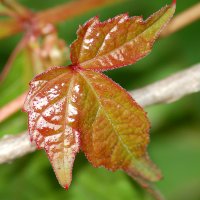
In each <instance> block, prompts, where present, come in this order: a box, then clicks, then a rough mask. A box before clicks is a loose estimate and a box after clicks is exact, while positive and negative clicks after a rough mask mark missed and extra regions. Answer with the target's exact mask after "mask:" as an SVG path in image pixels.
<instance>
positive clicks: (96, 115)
mask: <svg viewBox="0 0 200 200" xmlns="http://www.w3.org/2000/svg"><path fill="white" fill-rule="evenodd" d="M79 73H80V75H79V76H80V93H81V98H80V100H78V102H79V103H78V106H79V108H80V115H79V116H80V124H79V130H80V133H81V148H82V150H83V151H84V152H85V154H86V156H87V158H88V160H89V161H90V162H91V163H92V164H93V165H94V166H96V167H99V166H104V167H106V168H108V169H111V170H116V169H123V170H125V171H127V172H128V173H129V174H130V175H131V176H137V175H139V176H141V177H144V178H145V179H147V180H151V181H155V180H158V179H159V178H160V175H159V171H157V170H156V168H154V166H153V165H152V164H151V163H150V161H149V160H148V158H147V157H146V147H147V144H148V142H149V126H150V125H149V122H148V119H147V116H146V113H145V112H144V110H143V109H142V108H141V107H140V106H139V105H137V103H136V102H135V101H134V100H133V99H132V97H131V96H129V94H128V93H127V92H126V91H125V90H124V89H122V88H121V87H120V86H119V85H117V84H116V83H114V82H113V81H112V80H110V79H109V78H107V77H106V76H105V75H103V74H100V73H97V72H93V71H80V72H79Z"/></svg>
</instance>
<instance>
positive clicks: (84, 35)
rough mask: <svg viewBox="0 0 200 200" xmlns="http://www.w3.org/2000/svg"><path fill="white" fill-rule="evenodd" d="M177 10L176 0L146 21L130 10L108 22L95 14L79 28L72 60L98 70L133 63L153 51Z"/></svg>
mask: <svg viewBox="0 0 200 200" xmlns="http://www.w3.org/2000/svg"><path fill="white" fill-rule="evenodd" d="M174 12H175V4H172V6H165V7H163V8H162V9H161V10H159V11H158V12H156V13H155V14H153V15H152V16H150V17H149V18H148V19H147V20H146V21H143V19H142V17H139V16H137V17H131V18H130V17H128V15H127V14H122V15H119V16H117V17H115V18H113V19H109V20H108V21H105V22H99V19H98V17H94V18H92V19H91V20H90V21H88V22H87V23H86V24H85V25H83V26H81V27H80V28H79V30H78V32H77V35H78V39H77V40H76V41H75V42H74V43H73V44H72V46H71V60H72V63H73V64H75V65H81V66H82V67H83V68H85V69H91V70H98V71H99V70H101V71H103V70H108V69H112V68H118V67H122V66H125V65H129V64H133V63H135V62H136V61H137V60H139V59H141V58H143V57H144V56H146V55H147V54H148V53H149V52H150V51H151V49H152V46H153V43H154V41H155V40H156V38H157V37H158V36H159V34H160V32H161V30H162V29H163V28H164V27H165V26H166V24H167V23H168V22H169V20H170V19H171V17H172V16H173V14H174Z"/></svg>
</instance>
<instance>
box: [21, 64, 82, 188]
mask: <svg viewBox="0 0 200 200" xmlns="http://www.w3.org/2000/svg"><path fill="white" fill-rule="evenodd" d="M76 93H77V91H76V88H75V87H74V76H73V71H72V70H70V69H66V68H58V69H54V70H51V71H49V72H47V73H44V74H41V75H39V76H37V77H36V78H35V79H34V80H33V81H32V82H31V90H30V92H29V94H28V97H27V99H26V102H25V105H24V109H25V110H26V111H27V112H28V113H29V133H30V136H31V140H32V141H34V142H35V143H36V145H37V147H38V148H45V151H46V152H47V154H48V157H49V160H50V162H51V163H52V166H53V168H54V171H55V173H56V176H57V178H58V180H59V183H60V184H61V185H62V186H63V187H65V188H68V186H69V184H70V182H71V179H72V172H71V170H72V166H73V162H74V158H75V155H76V153H77V152H78V151H79V133H78V132H77V129H75V128H76V123H77V120H76V117H77V111H76V107H74V106H73V104H75V102H76ZM74 126H75V128H74Z"/></svg>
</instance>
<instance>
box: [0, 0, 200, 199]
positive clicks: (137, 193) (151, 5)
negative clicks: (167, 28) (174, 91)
mask: <svg viewBox="0 0 200 200" xmlns="http://www.w3.org/2000/svg"><path fill="white" fill-rule="evenodd" d="M20 2H22V3H23V4H24V5H27V6H28V7H29V8H31V9H32V10H34V11H37V10H42V9H45V8H48V7H52V6H55V5H58V4H60V3H65V2H66V0H48V1H47V0H46V1H38V0H21V1H20ZM198 2H199V0H190V1H188V0H181V1H179V0H178V2H177V11H176V14H178V13H180V12H182V11H184V10H185V9H187V8H189V7H190V6H192V5H194V4H195V3H198ZM166 3H170V1H169V0H159V1H158V0H155V1H146V0H127V1H124V3H116V4H114V5H111V6H107V7H104V8H99V9H95V10H93V11H90V12H87V13H85V14H82V15H80V16H77V17H75V18H72V19H70V20H67V21H66V22H63V23H60V24H59V25H58V26H57V27H58V29H59V36H60V37H61V38H63V39H64V40H65V41H66V42H67V44H70V43H71V42H72V41H73V40H74V39H75V38H76V30H77V28H78V25H79V24H83V23H84V22H85V21H86V20H88V19H89V18H91V17H93V16H94V15H98V16H99V17H100V19H101V20H105V19H108V18H110V17H114V16H115V15H117V14H120V13H124V12H128V13H129V14H130V15H131V16H133V15H143V16H144V18H146V17H148V16H149V15H150V14H152V13H153V12H155V11H157V10H158V9H159V8H161V7H162V6H163V5H165V4H166ZM0 28H1V27H0ZM199 35H200V22H199V21H198V22H195V23H193V24H191V25H189V26H187V27H186V28H184V29H182V30H181V31H178V32H177V33H175V34H172V35H170V36H168V37H166V38H163V39H160V40H159V41H157V43H156V44H155V46H154V48H153V51H152V53H151V54H150V55H149V56H147V57H146V58H144V59H143V60H141V61H139V62H138V63H137V64H135V65H134V67H132V66H128V67H124V68H121V69H117V70H113V71H110V72H106V74H107V75H109V76H110V77H111V78H112V79H113V80H115V81H116V82H117V83H119V84H120V85H122V86H123V87H124V88H126V89H128V90H131V89H136V88H140V87H142V86H145V85H147V84H150V83H152V82H154V81H156V80H160V79H162V78H164V77H166V76H168V75H170V74H173V73H175V72H177V71H179V70H182V69H185V68H188V67H189V66H192V65H193V64H196V63H198V62H199V61H200V39H199ZM20 37H21V35H17V36H13V37H11V38H6V39H4V40H1V41H0V68H1V70H2V68H3V66H4V64H5V62H6V60H7V59H8V57H9V55H10V53H11V52H12V50H13V48H14V47H15V45H16V44H17V42H18V41H19V38H20ZM14 65H15V66H14V67H13V69H12V71H11V72H10V74H9V77H8V78H7V80H6V81H5V82H4V83H3V84H2V85H1V86H0V96H1V99H0V106H2V105H4V104H5V103H6V102H8V101H9V100H11V99H13V98H14V97H16V96H18V95H19V94H21V93H22V91H24V89H25V88H26V86H25V85H23V84H22V81H23V80H24V79H29V74H28V71H27V67H28V65H27V64H26V61H25V60H24V57H23V55H21V56H19V57H18V59H17V60H16V61H15V63H14ZM26 75H27V76H26ZM180 89H181V88H180ZM146 111H147V112H148V116H149V118H150V121H151V123H152V129H151V143H150V145H149V152H150V155H151V158H152V159H153V161H154V162H155V163H156V164H157V165H158V166H159V167H160V168H161V170H162V172H163V174H164V179H163V180H161V181H160V182H158V183H157V184H156V185H157V187H158V188H159V189H160V190H161V191H162V193H163V194H164V195H165V196H166V199H169V200H200V93H197V94H193V95H190V96H187V97H184V98H183V99H181V100H179V101H177V102H175V103H171V104H168V105H167V104H166V105H164V104H163V105H156V106H151V107H149V108H146ZM26 128H27V116H26V114H25V113H22V112H21V111H20V112H18V113H16V114H14V115H13V116H11V117H10V118H9V119H7V120H6V121H4V122H3V123H1V125H0V137H2V136H3V135H5V134H17V133H20V132H22V131H24V130H26ZM0 199H1V200H35V199H37V200H40V199H41V200H57V199H69V200H122V199H123V200H124V199H125V200H147V199H151V197H149V195H148V194H147V193H146V192H144V191H143V190H142V189H141V188H140V187H139V186H138V185H137V184H136V183H135V182H134V180H132V179H131V178H129V177H128V176H127V175H126V174H125V173H123V172H121V171H118V172H115V173H112V172H110V171H107V170H105V169H103V168H98V169H96V168H94V167H92V166H91V165H90V164H89V163H88V162H87V160H86V159H85V157H84V155H83V154H82V153H80V154H79V155H78V156H77V158H76V161H75V167H74V170H73V182H72V185H71V187H70V189H69V191H65V190H63V189H62V188H61V187H60V186H59V184H58V183H57V180H56V178H55V175H54V173H53V170H52V168H51V166H50V164H49V161H48V159H47V157H46V155H45V153H44V152H43V151H37V152H34V153H32V154H29V155H27V156H24V157H23V158H20V159H17V160H15V161H12V162H11V163H9V164H3V165H0Z"/></svg>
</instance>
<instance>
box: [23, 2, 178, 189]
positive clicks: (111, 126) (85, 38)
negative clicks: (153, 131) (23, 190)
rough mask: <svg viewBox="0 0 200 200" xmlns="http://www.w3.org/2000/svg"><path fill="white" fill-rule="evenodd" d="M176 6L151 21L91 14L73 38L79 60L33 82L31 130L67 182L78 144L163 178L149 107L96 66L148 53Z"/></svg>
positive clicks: (132, 170) (96, 159)
mask: <svg viewBox="0 0 200 200" xmlns="http://www.w3.org/2000/svg"><path fill="white" fill-rule="evenodd" d="M174 10H175V6H174V4H172V6H166V7H164V8H163V9H161V10H160V11H158V12H157V13H156V14H154V15H152V16H151V17H150V18H149V19H148V20H147V21H146V22H143V21H142V20H141V17H133V18H128V16H127V15H119V16H117V17H115V18H113V19H112V20H108V21H107V22H104V23H100V22H99V21H98V18H97V17H95V18H92V19H91V20H90V21H88V22H87V23H86V24H85V25H84V26H83V27H81V28H80V29H79V31H78V39H77V40H76V41H75V42H74V43H73V44H72V47H71V50H72V52H71V59H72V63H73V65H71V66H69V67H68V68H65V67H63V68H54V69H51V70H49V71H47V72H45V73H43V74H41V75H39V76H37V77H36V78H35V79H33V81H32V82H31V84H30V88H31V89H30V91H29V94H28V96H27V99H26V101H25V105H24V110H25V111H26V112H28V114H29V132H30V136H31V139H32V140H33V141H34V142H35V143H36V144H37V146H38V148H45V150H46V152H47V154H48V156H49V159H50V161H51V163H52V165H53V167H54V170H55V173H56V175H57V178H58V181H59V182H60V184H61V185H62V186H63V187H65V188H68V186H69V184H70V182H71V178H72V175H71V171H72V167H73V162H74V158H75V155H76V153H77V152H78V151H79V148H81V149H82V150H83V151H84V152H85V154H86V156H87V158H88V160H89V161H90V162H91V163H92V164H93V165H94V166H96V167H98V166H104V167H106V168H108V169H110V170H117V169H122V170H124V171H126V172H127V173H128V174H129V175H130V176H131V177H133V178H134V179H136V180H137V181H138V182H139V183H140V184H141V185H143V186H145V187H150V185H149V181H156V180H159V179H160V177H161V175H160V171H159V170H158V169H157V168H156V167H155V165H154V164H153V163H152V162H151V161H150V159H149V158H148V154H147V151H146V148H147V145H148V143H149V127H150V125H149V121H148V118H147V116H146V113H145V112H144V110H143V109H142V108H141V107H140V106H139V105H137V103H136V102H135V101H134V100H133V99H132V97H131V96H130V95H129V94H128V93H127V92H126V91H125V90H124V89H122V88H121V87H120V86H118V85H117V84H116V83H114V82H113V81H112V80H110V79H109V78H107V77H106V76H105V75H103V74H101V73H98V72H95V71H92V70H105V69H111V68H114V67H120V66H123V65H127V64H131V63H133V62H135V61H136V60H138V59H139V58H141V57H143V56H145V55H146V54H147V53H148V52H149V51H150V49H151V47H152V44H153V42H154V40H155V39H156V37H157V36H158V35H159V33H160V31H161V30H162V29H163V27H164V26H165V25H166V23H167V22H168V21H169V20H170V18H171V17H172V15H173V13H174ZM88 69H90V70H88Z"/></svg>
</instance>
